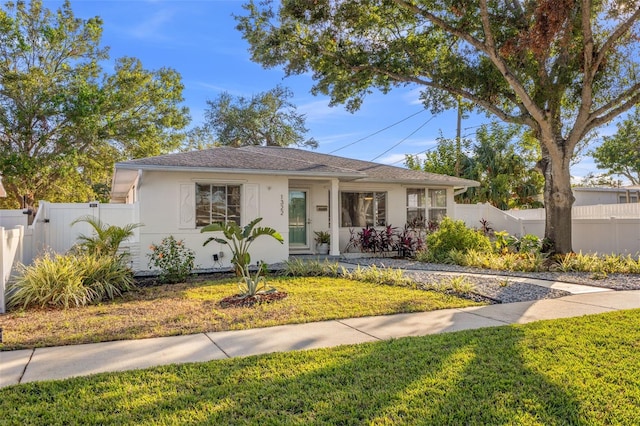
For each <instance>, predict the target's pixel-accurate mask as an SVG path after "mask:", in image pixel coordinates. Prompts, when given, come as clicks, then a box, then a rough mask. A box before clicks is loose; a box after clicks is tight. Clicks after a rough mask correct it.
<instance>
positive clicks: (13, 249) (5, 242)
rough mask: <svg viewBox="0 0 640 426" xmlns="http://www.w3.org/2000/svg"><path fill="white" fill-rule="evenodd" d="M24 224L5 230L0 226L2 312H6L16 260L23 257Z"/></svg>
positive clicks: (0, 303) (0, 299) (0, 298)
mask: <svg viewBox="0 0 640 426" xmlns="http://www.w3.org/2000/svg"><path fill="white" fill-rule="evenodd" d="M23 241H24V226H22V225H18V226H17V227H16V228H14V229H8V230H5V228H3V227H1V226H0V314H3V313H5V312H6V303H5V299H6V287H7V281H9V277H10V276H11V271H12V269H13V266H14V264H15V263H16V261H20V260H21V259H22V250H23Z"/></svg>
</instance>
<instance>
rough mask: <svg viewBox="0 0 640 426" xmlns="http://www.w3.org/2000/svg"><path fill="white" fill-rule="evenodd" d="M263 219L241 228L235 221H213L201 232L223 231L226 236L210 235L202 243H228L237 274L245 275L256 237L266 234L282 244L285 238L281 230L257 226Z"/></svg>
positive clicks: (259, 218)
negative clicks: (250, 251)
mask: <svg viewBox="0 0 640 426" xmlns="http://www.w3.org/2000/svg"><path fill="white" fill-rule="evenodd" d="M261 220H262V218H261V217H258V218H256V219H254V220H252V221H251V222H249V224H247V225H246V226H245V227H244V228H241V227H240V226H239V225H238V224H237V223H235V222H228V223H212V224H211V225H207V226H205V227H203V228H202V229H201V230H200V232H222V235H223V236H224V238H219V237H210V238H208V239H207V240H206V241H205V242H204V243H203V244H202V245H203V246H206V245H207V244H209V243H210V242H211V241H215V242H217V243H219V244H225V245H228V246H229V247H230V249H231V254H232V258H231V263H232V264H233V265H234V266H235V270H236V275H237V276H243V274H244V271H245V268H246V267H247V266H248V265H250V264H251V255H250V254H249V248H251V244H252V243H253V242H254V241H255V240H256V238H258V237H260V236H262V235H265V236H269V237H272V238H274V239H275V240H276V241H278V242H279V243H280V244H283V243H284V239H283V238H282V235H280V233H279V232H277V231H276V230H275V229H273V228H270V227H267V226H265V227H257V228H256V225H257V224H258V223H259V222H260V221H261Z"/></svg>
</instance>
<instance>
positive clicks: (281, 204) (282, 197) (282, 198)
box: [280, 194, 284, 216]
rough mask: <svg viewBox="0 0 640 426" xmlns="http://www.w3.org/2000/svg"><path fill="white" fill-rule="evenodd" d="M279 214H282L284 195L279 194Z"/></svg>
mask: <svg viewBox="0 0 640 426" xmlns="http://www.w3.org/2000/svg"><path fill="white" fill-rule="evenodd" d="M280 216H284V195H282V194H280Z"/></svg>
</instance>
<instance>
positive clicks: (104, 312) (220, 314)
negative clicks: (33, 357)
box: [0, 277, 477, 350]
mask: <svg viewBox="0 0 640 426" xmlns="http://www.w3.org/2000/svg"><path fill="white" fill-rule="evenodd" d="M269 284H270V285H273V286H275V287H276V288H277V289H278V290H280V291H285V292H287V293H288V297H287V298H286V299H284V300H280V301H276V302H274V303H269V304H262V305H258V306H254V307H251V308H224V309H223V308H220V307H219V306H218V305H217V302H219V301H220V300H221V299H223V298H224V297H226V296H231V295H233V294H235V293H237V291H238V288H237V284H236V281H235V280H224V281H209V282H205V283H187V284H174V285H163V286H157V287H144V288H141V289H139V290H137V291H133V292H129V293H126V294H125V296H124V298H123V299H117V300H116V301H114V302H110V303H103V304H100V305H94V306H86V307H81V308H72V309H29V310H25V311H15V312H9V313H8V314H6V315H2V316H0V319H1V321H2V327H3V329H4V333H3V334H4V343H3V344H0V350H12V349H21V348H33V347H43V346H57V345H69V344H80V343H93V342H104V341H110V340H123V339H141V338H149V337H160V336H172V335H178V334H191V333H201V332H209V331H223V330H240V329H247V328H255V327H268V326H274V325H281V324H294V323H303V322H312V321H322V320H330V319H338V318H349V317H362V316H368V315H385V314H394V313H403V312H419V311H431V310H436V309H445V308H458V307H464V306H472V305H477V303H474V302H471V301H469V300H467V299H462V298H459V297H455V296H451V295H447V294H444V293H438V292H433V291H423V290H417V289H411V288H408V287H399V286H389V285H378V284H372V283H367V282H360V281H353V280H348V279H344V278H327V277H314V278H271V279H269Z"/></svg>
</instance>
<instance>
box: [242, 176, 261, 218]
mask: <svg viewBox="0 0 640 426" xmlns="http://www.w3.org/2000/svg"><path fill="white" fill-rule="evenodd" d="M259 188H260V185H258V184H257V183H246V184H244V185H243V186H242V190H243V192H244V206H243V207H244V211H242V212H241V214H242V223H243V224H247V223H249V222H251V221H252V220H253V219H255V218H257V217H260V203H259V201H260V200H259V196H260V194H259Z"/></svg>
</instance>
